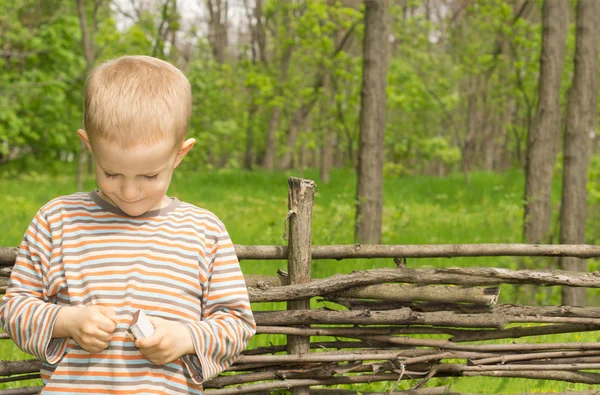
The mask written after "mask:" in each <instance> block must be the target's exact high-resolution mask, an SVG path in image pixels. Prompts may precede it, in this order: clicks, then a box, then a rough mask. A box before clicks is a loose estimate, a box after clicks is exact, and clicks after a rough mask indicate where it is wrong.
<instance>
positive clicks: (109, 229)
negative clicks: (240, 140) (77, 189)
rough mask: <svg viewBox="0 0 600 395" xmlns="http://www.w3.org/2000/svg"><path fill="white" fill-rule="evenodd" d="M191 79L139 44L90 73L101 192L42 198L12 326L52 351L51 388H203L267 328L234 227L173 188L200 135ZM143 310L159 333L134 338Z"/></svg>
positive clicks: (20, 265) (9, 306) (6, 316)
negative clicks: (192, 129) (192, 128)
mask: <svg viewBox="0 0 600 395" xmlns="http://www.w3.org/2000/svg"><path fill="white" fill-rule="evenodd" d="M191 102H192V100H191V88H190V84H189V82H188V80H187V79H186V77H185V76H184V75H183V74H182V73H181V72H180V71H179V70H178V69H176V68H175V67H173V66H172V65H170V64H169V63H167V62H164V61H162V60H158V59H155V58H150V57H146V56H127V57H122V58H118V59H115V60H112V61H109V62H106V63H104V64H102V65H100V66H99V67H98V68H96V69H95V70H94V71H92V73H91V74H90V76H89V77H88V80H87V83H86V90H85V109H84V112H85V118H84V127H85V130H81V129H80V130H79V131H78V134H79V137H80V138H81V139H82V140H83V142H84V143H85V144H86V145H87V147H88V149H89V151H90V153H91V156H92V158H93V160H94V162H95V164H96V179H97V184H98V190H95V191H93V192H91V193H75V194H72V195H69V196H63V197H59V198H57V199H54V200H52V201H51V202H49V203H48V204H46V205H45V206H44V207H42V208H41V209H40V210H39V211H38V213H37V214H36V216H35V218H34V219H33V221H32V223H31V224H30V226H29V228H28V229H27V232H26V234H25V236H24V239H23V242H22V244H21V246H20V249H19V254H18V257H17V262H16V265H15V268H14V269H13V272H12V276H11V282H10V285H9V288H8V290H7V292H6V295H5V296H4V298H3V300H2V302H1V304H0V324H1V325H2V327H3V328H4V330H5V331H6V332H7V333H8V334H9V335H10V336H11V337H12V338H13V339H14V341H15V342H16V343H17V345H18V346H19V347H20V348H22V349H23V350H24V351H26V352H29V353H31V354H33V355H35V356H36V357H38V358H39V359H40V360H42V361H43V362H44V364H43V367H42V379H43V381H44V389H43V391H42V394H65V393H86V394H201V393H202V385H201V383H202V382H203V381H206V380H208V379H209V378H211V377H213V376H215V375H217V374H219V373H220V372H221V371H223V370H224V369H226V368H227V367H228V366H229V365H230V364H231V363H232V362H233V360H234V359H235V357H236V356H237V355H239V354H240V353H241V352H242V350H243V349H244V347H245V346H246V344H247V342H248V340H249V339H250V337H252V335H253V334H254V333H255V329H256V326H255V322H254V319H253V316H252V312H251V310H250V304H249V301H248V294H247V289H246V286H245V283H244V278H243V276H242V273H241V271H240V267H239V264H238V261H237V257H236V255H235V251H234V248H233V245H232V243H231V240H230V238H229V235H228V233H227V231H226V230H225V227H224V226H223V224H222V223H221V221H219V219H218V218H217V217H216V216H215V215H214V214H212V213H210V212H209V211H206V210H203V209H201V208H198V207H195V206H193V205H191V204H187V203H183V202H181V201H179V200H178V199H177V198H168V197H167V196H166V192H167V190H168V188H169V184H170V182H171V176H172V174H173V170H174V169H175V168H176V167H177V166H178V165H179V163H180V162H181V160H182V159H183V157H184V156H185V155H186V154H187V153H188V152H189V150H190V149H191V148H192V147H193V145H194V143H195V140H194V139H187V140H186V139H185V135H186V133H187V129H188V124H189V119H190V114H191ZM138 309H141V310H142V311H144V312H145V313H146V314H147V315H148V316H149V318H150V321H151V323H152V325H153V326H154V327H155V328H154V333H153V334H152V335H151V336H150V337H146V338H143V339H137V340H136V341H135V342H133V341H132V340H131V339H130V337H129V336H128V330H129V323H130V322H131V318H132V316H133V314H134V313H135V312H136V311H137V310H138Z"/></svg>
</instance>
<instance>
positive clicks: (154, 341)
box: [135, 333, 162, 350]
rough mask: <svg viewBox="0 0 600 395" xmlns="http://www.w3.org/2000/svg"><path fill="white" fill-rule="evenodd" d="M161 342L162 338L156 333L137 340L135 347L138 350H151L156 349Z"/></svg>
mask: <svg viewBox="0 0 600 395" xmlns="http://www.w3.org/2000/svg"><path fill="white" fill-rule="evenodd" d="M161 340H162V336H160V335H158V334H157V333H155V334H154V335H152V336H149V337H145V338H143V339H138V340H136V342H135V346H136V347H137V348H143V349H144V350H149V349H151V348H154V347H156V346H157V345H158V344H160V342H161Z"/></svg>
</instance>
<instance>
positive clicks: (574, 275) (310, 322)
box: [0, 177, 600, 395]
mask: <svg viewBox="0 0 600 395" xmlns="http://www.w3.org/2000/svg"><path fill="white" fill-rule="evenodd" d="M289 186H290V189H289V194H288V206H289V212H288V218H287V219H288V220H289V234H288V245H287V246H240V245H236V246H235V250H236V253H237V256H238V258H239V259H240V261H245V260H287V261H288V271H287V272H283V271H279V272H278V273H274V275H273V276H259V275H250V274H247V275H245V277H246V284H247V285H248V291H249V294H250V300H251V301H252V302H254V303H255V305H254V306H256V302H283V301H285V302H287V310H283V311H260V310H258V309H256V307H255V309H256V310H255V311H254V314H255V319H256V323H257V326H258V327H257V336H261V335H273V334H279V335H286V336H287V343H286V344H285V345H272V346H268V347H258V348H254V349H247V350H245V351H244V352H243V353H242V355H241V356H240V357H239V358H238V359H237V360H236V362H235V363H234V364H233V365H232V366H231V367H230V368H229V369H228V370H227V371H226V372H225V374H222V375H220V376H218V377H215V378H213V379H211V380H209V381H207V382H206V383H205V384H204V388H205V389H206V390H207V392H208V393H210V394H211V395H232V394H250V393H253V394H269V393H270V392H271V391H274V390H281V389H287V390H290V391H291V392H292V394H294V395H298V394H312V395H351V394H356V393H358V391H357V390H353V389H352V388H353V387H352V385H353V384H364V383H367V384H368V383H376V382H389V387H391V391H390V390H388V392H385V393H389V394H412V395H437V394H457V393H456V392H453V391H452V390H451V389H450V388H447V387H428V388H426V387H425V385H426V384H427V383H428V381H429V380H430V379H431V378H434V377H459V376H462V377H467V376H490V377H507V378H525V379H534V380H540V379H542V380H559V381H565V382H571V383H585V384H590V385H597V384H600V372H597V371H600V342H565V343H543V342H531V343H530V342H526V343H521V344H516V343H507V342H498V343H496V344H493V343H492V344H490V342H489V341H490V340H501V339H516V338H527V337H529V338H532V339H533V338H534V337H536V336H541V335H549V334H560V333H572V332H584V331H596V330H599V329H600V308H594V307H576V306H523V305H501V304H498V303H497V301H498V296H499V286H500V285H502V284H534V285H538V286H570V287H587V288H600V273H598V272H594V273H582V272H569V271H561V270H508V269H500V268H444V269H413V268H408V267H406V265H405V263H404V262H405V260H404V259H405V258H425V257H448V258H451V257H481V256H532V257H533V256H550V257H558V256H570V257H576V258H580V259H587V258H597V257H600V246H590V245H527V244H470V245H469V244H462V245H337V246H312V243H311V226H312V207H313V195H314V192H315V184H314V182H313V181H310V180H303V179H298V178H293V177H291V178H290V179H289ZM16 253H17V249H16V248H0V294H2V293H4V292H5V291H6V287H7V285H8V280H9V277H10V273H11V269H12V266H13V265H14V262H15V258H16ZM347 258H391V259H393V262H394V263H395V265H394V266H395V267H393V268H388V269H372V270H363V271H355V272H352V273H348V274H336V275H333V276H331V277H328V278H325V279H311V276H310V268H311V265H312V260H317V259H338V260H341V259H347ZM311 298H319V299H320V300H322V301H325V302H326V303H327V306H328V308H319V309H311V308H310V304H309V302H310V300H311ZM329 306H331V307H334V308H329ZM532 324H533V325H532ZM541 324H543V325H541ZM414 335H436V336H435V338H436V339H435V340H434V339H428V338H423V336H414ZM440 335H441V336H440ZM313 337H319V339H323V338H325V339H326V340H317V339H312V338H313ZM2 339H4V340H2ZM0 341H10V339H9V338H8V336H7V335H6V334H4V333H0ZM483 341H487V342H486V343H482V342H483ZM39 367H40V362H39V361H36V360H27V361H3V360H0V383H3V382H4V383H5V382H16V381H19V380H27V379H32V378H39ZM232 373H234V374H232ZM405 380H411V387H412V388H411V390H408V391H399V390H398V391H396V388H397V385H398V384H399V383H400V382H401V381H405ZM342 384H343V385H345V387H344V388H346V389H339V388H338V387H337V386H338V385H342ZM327 386H336V387H334V388H326V387H327ZM361 388H364V385H363V386H362V387H361ZM40 389H41V387H24V388H14V389H5V390H0V395H25V394H36V393H38V392H39V391H40ZM360 393H362V394H368V395H375V394H383V393H377V392H364V391H363V390H361V391H360ZM563 394H569V395H571V394H573V395H592V394H599V392H598V391H580V392H565V393H563Z"/></svg>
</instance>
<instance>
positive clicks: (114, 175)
mask: <svg viewBox="0 0 600 395" xmlns="http://www.w3.org/2000/svg"><path fill="white" fill-rule="evenodd" d="M104 176H105V177H106V178H109V179H115V178H117V175H116V174H110V173H107V172H104Z"/></svg>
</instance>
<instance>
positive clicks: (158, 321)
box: [148, 315, 165, 328]
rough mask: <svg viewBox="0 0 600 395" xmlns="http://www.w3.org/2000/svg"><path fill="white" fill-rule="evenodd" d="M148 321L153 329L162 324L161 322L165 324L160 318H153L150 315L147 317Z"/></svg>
mask: <svg viewBox="0 0 600 395" xmlns="http://www.w3.org/2000/svg"><path fill="white" fill-rule="evenodd" d="M148 319H149V320H150V323H151V324H152V326H153V327H155V328H156V327H157V326H159V325H160V324H162V323H163V322H165V320H163V319H162V318H159V317H153V316H151V315H149V316H148Z"/></svg>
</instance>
